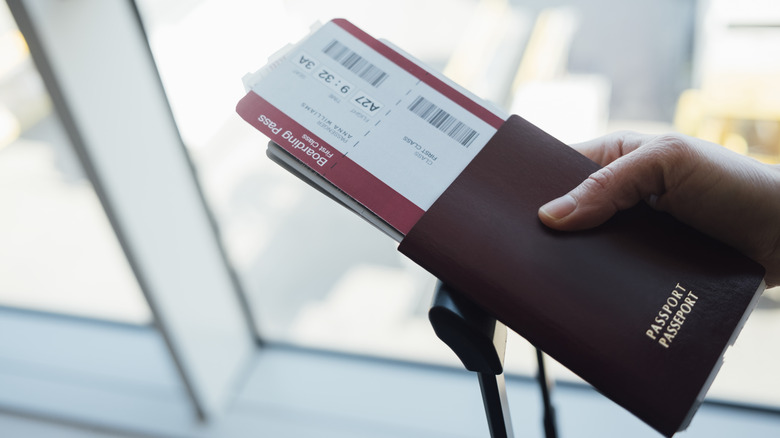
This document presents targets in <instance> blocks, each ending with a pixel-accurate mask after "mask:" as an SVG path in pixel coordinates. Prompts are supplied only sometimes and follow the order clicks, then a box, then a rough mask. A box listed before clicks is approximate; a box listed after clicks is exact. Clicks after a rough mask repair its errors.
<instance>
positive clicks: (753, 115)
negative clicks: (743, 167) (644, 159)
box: [674, 75, 780, 164]
mask: <svg viewBox="0 0 780 438" xmlns="http://www.w3.org/2000/svg"><path fill="white" fill-rule="evenodd" d="M772 77H773V78H774V80H770V78H769V76H768V75H767V77H756V76H753V75H751V76H750V77H746V76H742V77H741V78H738V77H735V76H731V77H728V78H726V77H721V78H720V79H722V80H723V82H722V83H721V82H717V81H714V80H712V81H708V82H707V83H706V84H705V86H704V87H702V89H700V90H686V91H684V92H683V93H682V94H681V95H680V98H679V99H678V101H677V113H676V114H675V120H674V124H675V127H676V128H677V130H679V131H680V132H682V133H684V134H688V135H691V136H694V137H698V138H701V139H704V140H707V141H711V142H714V143H718V144H721V145H723V146H725V147H727V148H729V149H731V150H733V151H736V152H739V153H742V154H745V155H749V156H751V157H753V158H756V159H758V160H760V161H763V162H765V163H770V164H778V163H780V77H778V76H777V75H773V76H772Z"/></svg>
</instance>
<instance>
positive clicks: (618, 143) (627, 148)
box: [571, 131, 652, 166]
mask: <svg viewBox="0 0 780 438" xmlns="http://www.w3.org/2000/svg"><path fill="white" fill-rule="evenodd" d="M650 138H652V136H650V135H645V134H639V133H636V132H631V131H620V132H614V133H611V134H607V135H605V136H603V137H598V138H595V139H593V140H588V141H585V142H582V143H577V144H573V145H571V147H572V148H574V149H575V150H576V151H577V152H579V153H581V154H582V155H585V156H586V157H588V158H590V159H591V160H593V161H595V162H596V163H598V164H599V165H600V166H606V165H607V164H609V163H611V162H613V161H615V160H617V159H618V158H620V157H622V156H623V155H626V154H628V153H630V152H633V151H634V150H636V149H637V148H639V147H640V146H642V145H644V144H646V143H647V142H648V141H649V139H650Z"/></svg>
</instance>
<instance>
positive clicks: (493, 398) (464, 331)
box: [428, 282, 557, 438]
mask: <svg viewBox="0 0 780 438" xmlns="http://www.w3.org/2000/svg"><path fill="white" fill-rule="evenodd" d="M428 319H429V320H430V322H431V325H432V326H433V330H434V332H436V335H437V336H438V337H439V339H441V340H442V341H443V342H444V343H445V344H447V346H449V347H450V349H452V351H453V352H454V353H455V354H456V355H457V356H458V358H459V359H460V360H461V362H462V363H463V366H464V367H465V368H466V369H467V370H469V371H472V372H475V373H477V377H478V379H479V385H480V389H481V392H482V401H483V403H484V405H485V414H486V416H487V420H488V427H489V429H490V436H491V437H492V438H512V437H513V436H514V434H513V431H512V419H511V416H510V414H509V403H508V401H507V394H506V385H505V380H504V374H503V372H504V353H505V352H506V337H507V330H506V326H504V325H503V324H502V323H500V322H498V321H496V319H495V318H493V317H492V316H490V315H488V314H487V313H486V312H485V311H483V310H482V309H481V308H479V307H478V306H476V305H474V304H473V303H472V302H471V301H469V300H467V299H465V298H463V297H462V296H461V295H459V294H458V293H457V292H456V291H454V290H452V289H451V288H449V287H447V285H445V284H443V283H442V282H438V283H437V285H436V291H435V295H434V299H433V304H432V305H431V308H430V310H429V312H428ZM537 363H538V366H539V372H538V374H537V379H538V382H539V387H540V389H541V391H542V401H543V404H544V419H543V424H544V430H545V437H546V438H557V432H556V427H555V416H554V410H553V407H552V403H551V401H550V389H551V384H550V380H549V377H548V376H547V373H546V372H545V368H544V360H543V354H542V352H541V351H540V350H538V349H537Z"/></svg>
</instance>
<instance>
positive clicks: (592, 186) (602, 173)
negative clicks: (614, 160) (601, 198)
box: [582, 167, 615, 192]
mask: <svg viewBox="0 0 780 438" xmlns="http://www.w3.org/2000/svg"><path fill="white" fill-rule="evenodd" d="M614 178H615V173H614V172H613V171H612V169H610V168H609V167H602V168H601V169H599V170H598V171H596V172H594V173H592V174H590V176H588V179H586V180H585V181H584V182H583V183H582V187H583V189H584V190H585V191H586V192H605V191H608V190H609V189H610V187H611V186H612V181H613V180H614Z"/></svg>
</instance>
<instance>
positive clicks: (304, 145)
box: [236, 91, 424, 235]
mask: <svg viewBox="0 0 780 438" xmlns="http://www.w3.org/2000/svg"><path fill="white" fill-rule="evenodd" d="M236 112H238V114H239V115H240V116H241V117H242V118H243V119H244V120H246V121H247V122H248V123H249V124H251V125H252V126H254V127H255V128H256V129H257V130H259V131H260V132H262V133H263V134H265V135H266V136H268V138H270V139H271V140H272V141H273V142H274V143H276V144H278V145H279V146H281V147H282V148H283V149H285V150H286V151H287V152H289V153H290V154H291V155H292V156H294V157H295V158H297V159H298V160H300V161H301V162H302V163H303V164H305V165H306V166H308V167H309V168H311V169H312V170H314V171H315V172H317V173H319V174H320V175H322V176H323V177H325V178H326V179H327V180H328V181H330V182H331V183H333V184H334V185H335V186H336V187H338V188H339V189H340V190H341V191H343V192H345V193H347V194H349V195H350V196H351V197H352V198H354V199H355V200H357V201H358V202H360V203H361V204H363V206H365V207H366V208H367V209H369V210H370V211H371V212H373V213H374V214H376V215H377V216H379V217H381V218H382V219H384V220H385V221H386V222H387V223H389V224H390V225H391V226H392V227H393V228H395V229H397V230H398V231H400V232H401V233H403V234H404V235H405V234H406V233H407V232H408V231H409V230H410V229H411V228H412V226H413V225H414V224H415V223H416V222H417V221H418V220H419V219H420V217H422V215H423V213H424V211H423V210H422V209H421V208H420V207H418V206H416V205H415V204H414V203H412V202H411V201H410V200H408V199H406V198H405V197H404V196H403V195H401V194H400V193H398V192H397V191H395V190H393V189H392V188H390V187H389V186H388V185H387V184H385V183H384V182H382V181H381V180H380V179H379V178H377V177H376V176H374V175H372V174H371V173H369V172H368V171H367V170H365V169H364V168H362V167H361V166H359V165H358V164H357V163H355V162H354V161H352V160H351V159H350V158H349V157H348V156H346V155H343V154H341V153H340V152H338V151H337V150H336V149H335V148H334V147H333V146H332V145H330V144H328V142H326V141H325V140H323V139H321V138H320V137H318V136H316V135H314V134H313V133H312V132H311V131H309V130H308V129H306V128H305V127H303V126H302V125H301V124H299V123H298V122H296V121H295V120H293V119H291V118H290V117H288V116H287V115H286V114H284V113H283V112H281V111H279V110H278V109H277V108H276V107H275V106H273V105H272V104H270V103H269V102H268V101H266V100H265V99H263V98H262V97H260V96H258V95H257V94H256V93H254V92H251V91H250V92H249V93H247V95H246V96H244V97H243V98H242V99H241V100H240V101H239V103H238V105H237V106H236Z"/></svg>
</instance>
